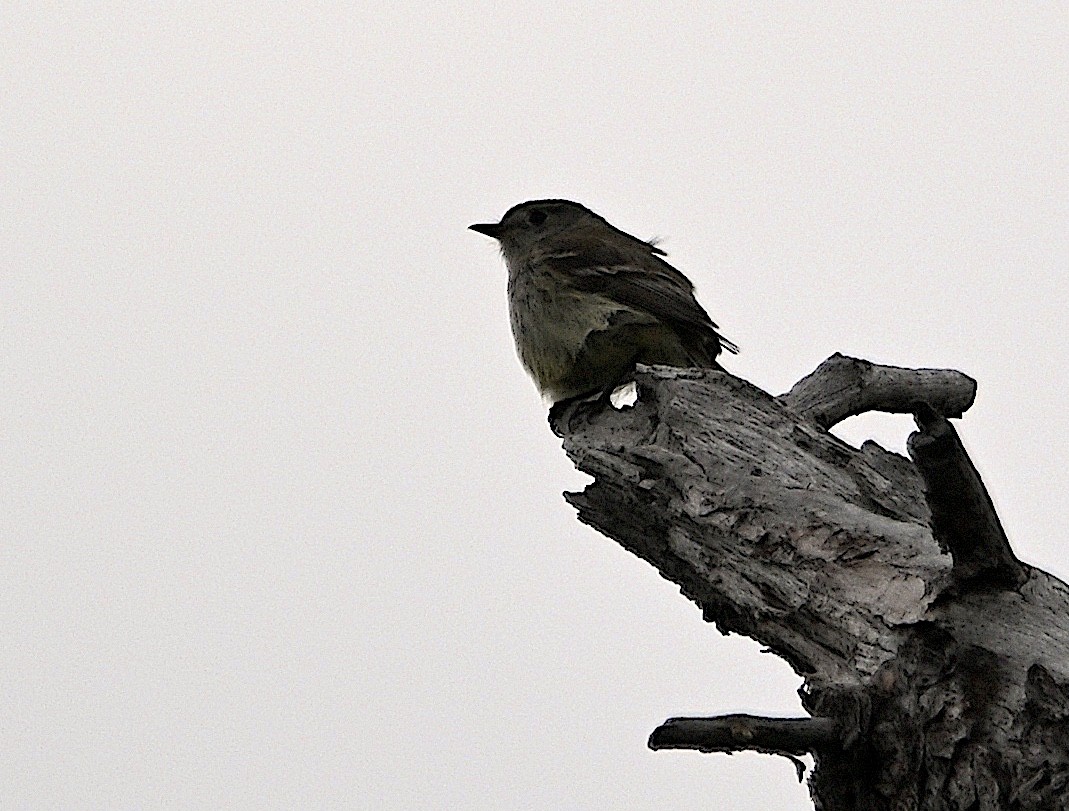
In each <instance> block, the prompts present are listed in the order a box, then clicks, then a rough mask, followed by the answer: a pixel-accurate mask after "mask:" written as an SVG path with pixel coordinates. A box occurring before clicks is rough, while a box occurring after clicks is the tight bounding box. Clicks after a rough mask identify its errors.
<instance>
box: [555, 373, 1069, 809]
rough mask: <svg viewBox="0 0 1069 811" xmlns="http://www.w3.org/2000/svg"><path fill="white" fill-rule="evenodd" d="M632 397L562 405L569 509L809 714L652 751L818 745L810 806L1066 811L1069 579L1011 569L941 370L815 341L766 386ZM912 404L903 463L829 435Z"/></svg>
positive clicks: (679, 730) (715, 723)
mask: <svg viewBox="0 0 1069 811" xmlns="http://www.w3.org/2000/svg"><path fill="white" fill-rule="evenodd" d="M637 385H638V395H639V396H638V401H637V402H636V404H635V405H634V407H631V408H625V409H623V410H616V409H614V408H612V407H609V406H607V405H604V404H590V403H586V404H582V403H580V404H571V405H566V406H558V407H555V408H554V409H553V411H552V412H551V415H550V422H551V425H552V427H553V429H554V430H555V431H556V432H557V433H558V434H559V435H560V436H562V437H563V439H564V449H565V451H566V452H567V453H568V455H569V456H570V457H571V459H572V460H573V462H574V463H575V465H576V466H577V467H578V468H579V469H580V470H582V471H583V472H585V473H588V474H590V475H591V476H593V477H594V482H593V483H592V484H590V485H589V486H588V487H587V488H586V489H585V490H584V491H583V492H581V493H569V494H566V497H567V498H568V500H569V501H570V502H571V503H572V504H573V505H574V506H575V507H576V508H577V509H578V511H579V518H580V520H582V521H584V522H585V523H587V524H590V525H591V526H593V527H594V528H596V529H597V530H599V531H600V532H602V533H604V534H605V535H608V536H609V537H611V538H613V539H614V540H616V541H617V542H619V543H620V544H622V545H623V546H624V547H625V548H627V549H629V550H630V551H631V552H633V553H634V554H636V555H638V556H639V557H641V558H643V559H644V560H646V561H648V562H649V563H651V564H652V565H653V566H654V567H656V568H657V570H658V571H659V572H660V573H661V574H662V575H663V576H664V577H666V578H668V579H669V580H672V581H673V582H675V583H677V584H678V585H679V586H680V588H681V590H682V592H683V594H684V595H686V596H687V597H688V598H690V599H691V600H692V601H694V602H695V603H696V604H697V605H698V607H699V608H701V610H702V612H703V615H704V617H705V618H706V619H707V620H709V621H711V622H714V623H715V624H716V626H717V627H718V628H720V629H721V630H722V631H724V632H729V631H731V632H736V633H740V634H745V635H746V636H749V637H752V638H753V639H755V640H757V641H758V642H760V643H761V644H763V645H765V646H767V647H768V648H769V649H770V650H771V651H772V652H774V653H776V654H777V655H779V656H781V657H783V658H784V659H786V660H787V661H788V662H789V663H790V665H791V666H792V667H793V668H794V669H795V671H796V672H798V673H799V674H801V675H802V676H803V677H804V680H805V682H804V686H803V688H802V691H801V693H802V701H803V706H804V707H805V708H806V710H807V711H808V712H809V713H811V717H809V718H799V719H771V718H756V717H753V716H741V715H729V716H720V717H710V718H674V719H670V720H668V721H667V722H666V723H665V724H664V725H662V726H661V727H659V728H658V729H657V730H655V731H654V732H653V734H652V735H651V737H650V741H649V745H650V746H651V747H652V748H654V749H662V748H691V749H699V750H702V751H708V752H714V751H715V752H728V751H737V750H743V749H754V750H758V751H763V752H771V753H775V754H782V755H786V756H793V755H797V754H801V753H804V752H811V753H812V754H813V755H814V759H815V763H816V767H815V769H814V772H813V775H812V777H811V779H810V790H811V794H812V797H813V800H814V802H815V804H816V807H817V808H818V809H822V811H847V810H848V809H849V811H880V810H882V809H894V811H914V810H915V809H916V810H917V811H943V809H946V810H947V811H950V810H951V809H954V811H964V810H965V809H970V810H972V811H1007V810H1013V811H1025V810H1026V809H1027V810H1028V811H1041V810H1042V811H1050V809H1069V587H1067V586H1066V584H1064V583H1062V582H1061V581H1060V580H1058V579H1057V578H1055V577H1053V576H1051V575H1049V574H1047V573H1045V572H1042V571H1039V570H1037V569H1035V568H1032V567H1029V566H1027V565H1025V564H1022V563H1021V562H1019V561H1018V560H1017V559H1016V557H1015V556H1014V555H1013V553H1012V551H1011V550H1010V546H1009V543H1008V542H1007V540H1006V537H1005V535H1004V533H1003V531H1002V527H1001V525H1000V523H999V521H998V517H997V515H996V514H995V511H994V508H993V507H992V504H991V500H990V498H989V497H988V495H987V493H986V491H985V490H984V487H983V484H982V483H981V481H980V477H979V476H978V475H977V473H976V470H975V468H974V467H973V465H972V463H971V462H970V460H969V458H968V455H967V454H966V453H965V451H964V448H963V447H962V444H961V442H960V440H959V439H958V436H957V433H956V432H955V430H954V428H953V427H952V426H951V424H950V423H949V422H948V421H947V419H946V417H947V416H960V415H961V414H962V413H963V412H964V411H965V410H966V409H967V408H968V407H969V406H970V405H971V404H972V400H973V396H974V394H975V383H974V381H972V380H971V379H970V378H968V377H966V376H965V375H962V374H960V373H958V372H953V371H946V370H910V369H896V368H892V367H881V366H875V365H873V364H871V363H867V362H865V361H859V360H855V359H852V358H845V357H843V356H840V355H836V356H833V357H832V358H830V359H829V360H827V361H825V362H824V364H822V365H821V366H820V367H819V368H818V369H817V370H816V371H815V372H814V373H813V374H812V375H810V376H809V377H807V378H806V379H804V380H802V381H801V382H799V383H798V384H797V385H796V386H795V387H794V388H793V389H792V390H791V391H790V392H789V393H788V394H785V395H783V396H781V397H772V396H770V395H768V394H767V393H765V392H764V391H761V390H760V389H758V388H756V387H754V386H752V385H750V384H749V383H747V382H745V381H743V380H740V379H739V378H736V377H733V376H731V375H730V374H727V373H725V372H719V371H711V370H698V369H674V368H668V367H652V368H645V367H640V369H639V374H638V380H637ZM867 410H882V411H895V412H904V413H913V414H914V415H915V418H916V420H917V424H918V432H917V433H915V434H913V435H912V436H911V438H910V441H909V450H910V455H911V457H912V458H913V461H910V460H909V459H906V458H904V457H902V456H899V455H897V454H894V453H889V452H888V451H885V450H883V449H882V448H880V447H879V446H878V445H876V444H875V443H872V442H869V443H866V444H865V445H863V446H862V447H861V448H860V449H855V448H853V447H851V446H849V445H847V444H845V443H843V442H841V441H840V440H838V439H837V438H836V437H834V436H832V435H831V434H829V433H828V431H827V429H828V428H830V427H831V426H833V425H834V424H835V423H837V422H838V421H840V420H842V419H844V418H845V417H847V416H849V415H852V414H858V413H861V412H863V411H867Z"/></svg>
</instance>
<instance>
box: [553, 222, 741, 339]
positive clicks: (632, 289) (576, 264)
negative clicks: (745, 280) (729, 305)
mask: <svg viewBox="0 0 1069 811" xmlns="http://www.w3.org/2000/svg"><path fill="white" fill-rule="evenodd" d="M635 242H638V243H639V244H640V245H643V246H645V248H646V250H645V251H642V250H641V249H638V250H636V251H631V250H624V249H620V248H618V247H616V246H615V245H609V244H606V243H605V242H603V241H601V240H593V239H584V240H581V241H580V240H577V241H576V244H563V245H560V246H557V248H558V249H557V250H554V252H553V254H552V255H549V256H545V257H543V259H542V261H543V262H545V263H546V264H548V265H549V266H550V267H551V268H553V269H554V270H556V271H558V272H560V273H562V274H564V275H566V276H567V278H568V281H569V282H570V283H571V284H572V286H574V287H575V288H576V289H578V290H582V291H584V292H588V293H598V294H599V295H602V296H605V297H607V298H610V299H612V300H613V301H618V302H620V303H621V304H624V305H626V306H628V307H631V308H633V309H636V310H640V311H642V312H646V313H649V314H650V315H652V316H653V317H655V318H656V319H658V320H659V321H662V322H663V323H666V324H669V325H672V326H674V327H676V328H678V329H681V330H684V331H687V332H697V333H699V334H703V333H704V336H705V337H706V338H707V339H710V340H712V339H714V338H715V340H716V341H717V342H718V344H719V346H721V347H723V348H724V349H727V350H728V351H729V352H737V351H738V347H737V346H735V344H734V343H732V342H731V341H729V340H727V339H726V338H724V337H723V336H722V335H720V334H719V333H718V332H717V331H716V330H717V326H716V324H715V323H714V322H713V320H712V319H711V318H709V314H708V313H707V312H706V311H705V309H704V308H703V307H702V306H701V305H700V304H699V303H698V302H697V300H696V299H695V298H694V285H692V284H691V282H690V280H689V279H688V278H687V277H686V276H684V275H683V274H682V273H680V272H679V271H678V270H676V269H675V268H674V267H672V266H671V265H670V264H668V263H667V262H665V261H664V260H663V259H661V258H660V257H658V256H654V255H653V252H654V248H653V246H650V245H649V244H648V243H644V242H641V241H640V240H635ZM657 250H658V252H660V251H659V249H657ZM714 355H715V353H714Z"/></svg>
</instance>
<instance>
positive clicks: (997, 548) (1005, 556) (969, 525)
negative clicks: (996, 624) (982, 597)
mask: <svg viewBox="0 0 1069 811" xmlns="http://www.w3.org/2000/svg"><path fill="white" fill-rule="evenodd" d="M914 418H915V419H916V421H917V427H918V428H919V429H920V430H919V431H917V432H916V433H914V434H912V435H911V436H910V438H909V441H908V443H907V449H908V450H909V455H910V456H911V457H912V459H913V462H914V464H916V466H917V469H918V470H919V471H920V474H921V477H922V478H923V479H924V484H925V488H924V489H925V496H926V497H927V500H928V507H929V508H930V509H931V511H932V520H931V524H932V533H933V534H934V535H935V538H936V540H937V541H939V542H940V543H941V544H945V546H946V547H947V549H949V551H950V554H951V555H952V556H953V558H954V571H953V574H954V579H955V581H956V583H957V585H958V586H959V587H960V586H962V585H964V584H965V583H966V582H974V584H991V585H998V586H1003V587H1007V588H1017V587H1018V586H1020V585H1021V584H1022V583H1023V582H1024V581H1025V579H1026V578H1027V574H1026V573H1025V571H1024V567H1023V566H1022V565H1021V562H1020V561H1019V560H1017V557H1016V555H1014V554H1013V550H1012V549H1011V548H1010V541H1009V539H1008V538H1007V537H1006V532H1005V530H1003V528H1002V522H1001V521H999V518H998V514H997V513H996V512H995V505H994V504H992V503H991V496H990V495H988V492H987V488H986V487H984V483H983V482H982V481H981V480H980V474H979V473H977V471H976V467H975V466H974V465H973V463H972V460H971V459H969V454H968V453H967V452H966V451H965V447H964V446H963V445H962V444H961V439H960V437H958V432H957V431H955V430H954V426H953V425H951V424H950V423H949V422H948V421H947V419H946V418H945V417H941V416H940V415H939V414H938V413H936V411H935V410H934V409H933V408H932V407H931V406H929V405H928V404H927V403H916V404H915V405H914Z"/></svg>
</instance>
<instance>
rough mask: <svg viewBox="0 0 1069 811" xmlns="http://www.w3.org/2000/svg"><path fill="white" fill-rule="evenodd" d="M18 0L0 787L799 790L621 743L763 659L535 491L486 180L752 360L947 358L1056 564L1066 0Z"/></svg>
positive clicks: (762, 672)
mask: <svg viewBox="0 0 1069 811" xmlns="http://www.w3.org/2000/svg"><path fill="white" fill-rule="evenodd" d="M353 5H355V6H357V8H358V10H354V8H353V7H352V6H353ZM59 9H60V4H50V3H49V4H45V3H7V4H4V5H3V6H2V7H0V66H2V67H0V71H2V74H0V79H2V92H0V173H2V181H0V256H2V263H3V268H2V272H0V319H2V324H3V351H2V354H0V369H2V381H3V388H2V390H0V458H2V460H3V461H2V463H0V493H2V510H0V542H2V554H0V639H2V649H3V655H4V665H3V668H2V669H0V733H2V734H0V805H2V806H3V807H4V808H5V809H7V808H10V809H78V808H87V809H135V808H173V809H218V808H242V809H244V808H248V809H288V808H338V809H350V808H354V809H365V808H366V809H480V810H481V809H518V808H522V809H525V808H530V809H590V810H591V811H594V810H595V809H629V810H630V809H634V810H635V811H655V810H656V811H663V809H669V808H671V809H690V808H695V809H697V808H710V807H712V808H717V809H725V810H726V811H758V810H760V811H787V809H791V810H792V811H793V810H794V809H806V808H811V804H810V802H809V800H808V794H807V790H806V788H805V786H804V785H799V784H798V782H797V781H796V779H795V776H794V769H793V767H792V766H791V765H790V764H789V763H788V762H787V761H785V760H782V759H775V758H771V757H763V756H757V755H740V756H735V757H728V756H724V755H708V756H702V755H698V754H695V753H684V752H660V753H653V752H650V751H648V750H647V749H646V746H645V742H646V737H647V735H648V734H649V732H650V731H651V730H652V729H653V727H654V726H656V725H657V724H658V723H660V722H661V721H662V720H663V719H664V718H666V717H668V716H671V715H678V714H703V713H708V714H714V713H723V712H731V711H738V710H750V711H757V712H767V713H779V714H790V713H794V712H798V711H799V703H798V700H797V697H796V695H795V691H796V689H797V688H798V686H799V685H800V679H799V678H798V677H796V676H795V675H794V674H793V673H791V671H790V670H789V668H788V667H787V666H786V665H785V664H784V663H783V662H782V661H780V660H778V659H776V658H774V657H773V656H771V655H769V654H762V653H760V651H759V648H758V646H757V645H756V644H754V643H752V642H750V641H749V640H745V639H740V638H738V637H731V638H727V637H722V636H720V635H719V634H718V633H717V632H716V631H715V629H714V628H713V627H712V626H711V625H708V624H706V623H703V622H702V620H701V617H700V612H699V611H698V610H697V609H696V608H695V607H694V606H693V605H692V604H691V603H689V602H688V601H687V600H686V599H684V598H683V597H682V596H680V594H679V593H678V590H677V589H676V588H675V587H674V586H673V585H672V584H670V583H668V582H667V581H665V580H662V579H661V578H660V576H659V575H658V574H657V573H656V572H655V571H654V570H653V569H652V568H651V567H649V566H648V565H646V564H645V563H642V562H641V561H639V560H637V559H635V558H632V557H631V556H629V555H628V554H626V553H625V552H624V551H622V550H621V549H620V548H619V547H618V546H617V545H616V544H615V543H613V542H612V541H609V540H608V539H606V538H604V537H602V536H600V535H598V534H596V533H594V532H593V531H591V530H590V529H588V528H586V527H584V526H581V525H580V524H579V523H578V522H577V521H576V520H575V517H574V512H573V511H572V510H571V509H570V508H569V507H568V506H567V505H566V504H565V503H564V501H563V499H562V498H561V496H560V494H561V491H563V490H565V489H577V488H580V487H582V486H583V483H584V481H585V479H584V477H582V476H580V475H579V474H578V473H576V472H575V471H574V469H573V468H572V467H571V465H570V463H569V462H568V461H567V459H566V458H565V457H564V455H563V453H562V452H561V450H560V443H559V441H558V440H557V439H556V438H555V437H554V436H553V435H552V434H551V432H550V431H549V428H548V427H547V425H546V422H545V413H546V409H545V405H544V404H543V403H542V402H541V401H540V400H539V397H538V395H537V393H536V392H535V389H534V387H533V385H532V384H531V382H530V381H529V380H528V379H527V378H526V377H525V376H524V374H523V372H522V370H521V368H520V366H519V363H518V361H517V360H516V358H515V354H514V350H513V347H512V342H511V337H510V335H509V331H508V323H507V315H506V308H505V273H504V269H503V266H502V264H501V262H500V259H499V257H498V255H497V252H496V249H495V247H494V245H493V244H492V242H491V241H490V240H488V239H486V238H485V237H483V236H481V235H479V234H476V233H473V232H471V231H467V230H465V227H466V226H467V225H468V224H469V223H472V222H480V221H487V220H494V219H496V218H498V217H499V216H500V215H501V214H502V213H503V212H504V211H505V209H507V208H508V207H509V206H511V205H513V204H515V203H517V202H520V201H522V200H525V199H530V198H538V197H566V198H570V199H574V200H578V201H580V202H582V203H584V204H586V205H588V206H590V207H591V208H593V209H594V210H595V211H597V212H599V213H601V214H603V215H604V216H605V217H607V218H608V219H609V220H610V221H611V222H612V223H614V224H616V225H618V226H619V227H621V228H623V229H625V230H627V231H629V232H632V233H635V234H637V235H639V236H643V237H653V236H657V237H661V238H663V242H662V243H661V245H662V247H663V248H664V249H665V250H667V251H668V253H669V260H670V261H672V262H673V264H675V265H676V266H677V267H679V268H680V269H681V270H683V271H684V272H685V273H687V274H688V275H689V276H690V277H691V278H692V279H693V280H694V282H695V283H696V285H697V287H698V297H699V299H700V300H701V301H702V303H703V304H704V305H705V306H706V308H707V309H708V310H709V311H710V313H711V314H712V316H713V318H714V320H715V321H717V322H718V323H719V324H720V325H721V327H722V330H723V332H724V334H725V335H727V336H728V337H730V338H731V339H732V340H734V341H736V342H737V343H738V344H739V345H740V346H741V347H742V354H740V355H739V356H738V357H732V358H728V359H727V360H726V361H725V363H726V364H727V365H728V366H729V367H730V369H731V370H732V371H733V372H735V373H737V374H739V375H741V376H743V377H745V378H747V379H748V380H751V381H753V382H754V383H755V384H757V385H759V386H761V387H763V388H765V389H767V390H769V391H771V392H773V393H780V392H782V391H784V390H786V389H787V388H789V387H790V386H791V384H793V383H794V382H795V381H796V380H797V379H798V378H800V377H801V376H803V375H805V374H807V373H808V372H809V371H811V370H812V368H813V367H814V366H816V365H817V364H818V363H819V362H820V361H822V360H823V359H824V358H825V357H827V356H828V355H830V354H831V353H833V352H836V351H839V352H844V353H847V354H853V355H858V356H861V357H865V358H869V359H871V360H874V361H878V362H883V363H892V364H897V365H904V366H936V367H953V368H956V369H961V370H962V371H965V372H967V373H968V374H970V375H972V376H974V377H975V378H977V379H978V381H979V384H980V388H979V396H978V398H977V402H976V405H975V407H974V408H973V409H972V411H970V412H969V413H968V415H967V416H966V418H965V419H964V420H963V421H961V422H960V423H959V429H960V431H961V433H962V435H963V437H964V439H965V441H966V443H967V445H968V447H969V448H970V450H971V452H972V453H973V455H974V458H975V460H976V461H977V463H978V465H979V466H980V468H981V471H982V473H983V474H984V477H985V479H986V481H987V483H988V486H989V487H990V489H991V491H992V494H993V497H994V499H995V502H996V504H997V506H998V508H999V511H1000V514H1001V517H1002V519H1003V522H1004V524H1005V525H1006V528H1007V530H1008V531H1009V534H1010V536H1011V539H1012V540H1013V542H1014V545H1015V548H1016V550H1017V552H1018V553H1019V554H1020V555H1021V557H1022V558H1024V559H1025V560H1026V561H1028V562H1030V563H1034V564H1036V565H1039V566H1042V567H1044V568H1046V569H1047V570H1049V571H1052V572H1054V573H1055V574H1057V575H1059V576H1061V577H1063V578H1069V564H1067V563H1066V539H1065V537H1064V536H1065V527H1066V526H1067V525H1069V499H1066V498H1065V497H1064V494H1065V493H1066V491H1067V487H1069V473H1067V467H1066V460H1067V458H1069V420H1067V416H1066V413H1067V412H1066V408H1065V402H1064V400H1065V396H1064V392H1065V389H1066V387H1067V383H1069V375H1067V371H1066V359H1067V352H1066V344H1065V340H1064V330H1065V320H1066V316H1065V313H1066V308H1067V304H1069V296H1067V290H1066V275H1067V271H1069V158H1067V149H1066V144H1067V143H1069V100H1067V93H1069V91H1067V88H1069V7H1067V6H1066V5H1065V4H1064V3H1057V4H1056V3H1051V4H1008V5H1006V4H993V3H989V4H984V3H973V4H968V5H967V6H965V5H959V4H954V5H950V4H947V5H943V4H938V5H937V4H912V3H885V4H874V5H873V4H860V3H853V2H851V3H843V4H838V5H836V4H830V5H821V6H818V5H816V4H811V3H795V4H790V3H777V4H774V5H773V4H758V3H753V4H742V3H738V4H711V3H707V2H697V1H696V0H695V1H694V2H686V3H684V2H675V3H673V2H663V1H662V2H657V3H648V4H645V3H643V4H618V3H603V4H591V3H568V4H564V3H531V2H506V3H495V4H486V3H472V2H465V3H446V2H438V3H423V2H420V3H414V2H408V3H405V2H401V3H396V2H391V3H374V2H361V3H358V4H340V3H338V4H334V3H326V2H320V3H316V2H305V3H260V4H232V5H231V8H229V9H228V8H226V7H223V6H221V4H217V3H203V2H187V3H181V4H158V3H151V4H149V3H143V4H131V3H122V4H119V3H112V4H107V3H96V4H77V5H71V6H70V7H68V8H67V9H66V10H59ZM909 430H910V421H909V420H908V419H906V418H901V417H900V418H890V417H885V418H882V419H875V418H873V419H857V420H854V421H852V422H850V423H848V424H846V425H844V426H843V427H842V428H841V429H840V434H841V435H842V436H844V437H846V438H847V439H849V440H850V441H853V442H860V441H861V440H863V439H865V438H867V437H869V436H875V437H876V438H877V439H878V440H879V441H880V442H881V443H883V444H884V445H885V446H887V447H890V448H893V449H898V450H901V449H902V448H904V443H905V438H906V436H907V435H908V432H909Z"/></svg>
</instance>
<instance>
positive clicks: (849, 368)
mask: <svg viewBox="0 0 1069 811" xmlns="http://www.w3.org/2000/svg"><path fill="white" fill-rule="evenodd" d="M779 399H780V400H781V401H782V402H783V403H784V404H786V405H787V406H789V407H790V408H792V409H793V410H795V411H797V412H798V413H799V414H804V415H805V416H807V417H809V418H810V419H812V420H813V421H814V422H816V423H817V424H818V425H820V426H821V427H823V428H831V427H832V426H833V425H836V424H838V423H840V422H842V421H843V420H845V419H846V418H847V417H852V416H854V415H856V414H863V413H864V412H866V411H886V412H888V413H891V414H911V413H913V404H914V403H916V402H926V403H928V404H929V405H930V406H932V408H933V409H935V411H936V412H938V413H939V414H942V415H944V416H946V417H960V416H961V415H962V414H964V413H965V412H966V411H968V409H969V407H970V406H971V405H972V404H973V400H975V399H976V381H975V380H973V379H972V378H971V377H969V376H968V375H963V374H962V373H961V372H956V371H954V370H953V369H903V368H901V367H899V366H881V365H879V364H876V363H872V362H870V361H867V360H861V359H859V358H850V357H847V356H846V355H840V354H838V353H836V354H834V355H832V356H831V357H830V358H828V359H827V360H826V361H824V362H823V363H822V364H820V366H818V367H817V368H816V369H815V370H814V371H813V372H812V373H811V374H810V375H808V376H807V377H804V378H802V379H801V380H799V381H798V382H797V383H795V384H794V387H793V388H792V389H791V390H790V391H789V392H787V393H786V394H783V395H781V396H780V398H779Z"/></svg>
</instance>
